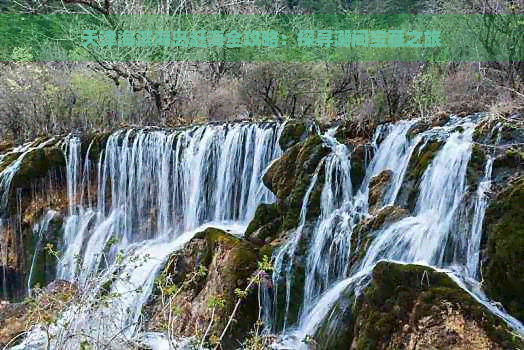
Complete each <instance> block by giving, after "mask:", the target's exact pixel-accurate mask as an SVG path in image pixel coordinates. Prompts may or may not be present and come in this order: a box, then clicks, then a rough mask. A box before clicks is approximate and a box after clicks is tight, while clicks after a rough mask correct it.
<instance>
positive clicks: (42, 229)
mask: <svg viewBox="0 0 524 350" xmlns="http://www.w3.org/2000/svg"><path fill="white" fill-rule="evenodd" d="M57 215H58V212H56V211H54V210H47V212H46V213H45V215H44V216H43V217H42V219H41V220H40V222H38V223H37V224H36V225H35V227H33V234H34V235H36V236H37V242H36V245H35V251H34V253H33V258H32V260H31V268H30V269H29V277H28V278H27V293H28V294H29V296H31V288H32V286H33V271H34V269H35V264H36V261H37V258H38V255H39V254H40V253H41V251H42V248H43V247H42V240H43V238H44V235H46V234H47V231H48V230H49V224H50V223H51V221H52V220H53V219H54V218H55V217H56V216H57Z"/></svg>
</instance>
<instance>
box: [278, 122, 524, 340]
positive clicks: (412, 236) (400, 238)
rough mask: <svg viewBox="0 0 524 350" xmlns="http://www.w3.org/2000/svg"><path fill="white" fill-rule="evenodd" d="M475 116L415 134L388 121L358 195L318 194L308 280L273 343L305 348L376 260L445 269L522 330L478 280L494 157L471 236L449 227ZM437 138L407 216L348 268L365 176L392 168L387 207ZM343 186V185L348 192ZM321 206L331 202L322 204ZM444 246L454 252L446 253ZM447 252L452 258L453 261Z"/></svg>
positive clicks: (461, 190)
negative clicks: (417, 155)
mask: <svg viewBox="0 0 524 350" xmlns="http://www.w3.org/2000/svg"><path fill="white" fill-rule="evenodd" d="M478 119H479V117H478V116H474V117H470V118H462V119H458V118H451V119H450V122H448V124H446V125H445V126H443V127H437V128H432V129H430V130H427V131H424V132H422V133H420V134H418V135H416V136H415V137H412V138H410V137H408V136H407V133H408V131H409V129H410V127H411V126H412V125H414V123H415V122H416V121H404V122H400V123H397V124H394V125H391V126H389V127H388V129H389V130H387V136H386V137H385V139H384V140H383V141H382V142H381V143H380V145H379V146H378V147H376V146H375V147H376V149H377V150H376V152H375V155H374V157H373V159H372V160H371V162H370V164H369V165H368V167H367V171H366V176H365V178H364V180H363V183H362V186H361V187H360V189H359V190H358V191H357V193H356V195H355V196H353V197H352V198H349V199H348V198H346V199H345V201H344V203H342V205H340V204H339V205H337V204H336V203H337V201H335V200H334V199H333V197H330V196H325V197H324V196H323V197H322V203H321V208H322V209H323V210H322V214H321V216H320V218H319V220H318V221H317V222H316V224H315V228H314V230H313V233H312V236H313V238H312V243H311V245H310V247H309V249H308V250H307V252H308V253H307V254H308V256H307V261H308V264H307V266H306V272H305V275H306V282H305V285H304V297H303V305H302V307H301V314H300V317H299V321H298V322H297V324H295V325H294V326H293V327H289V329H288V330H287V329H286V330H285V332H284V333H283V336H282V337H281V339H280V341H279V342H277V343H276V344H274V347H275V348H282V349H287V348H295V349H306V348H307V345H305V344H304V342H303V340H304V338H305V337H308V336H314V335H315V333H316V331H317V330H318V328H319V327H320V325H321V324H322V322H323V321H325V320H326V319H328V318H331V317H332V316H333V315H331V316H330V314H331V313H332V312H334V311H333V310H334V308H333V307H334V305H335V303H337V301H338V300H339V299H340V297H341V296H342V295H348V293H351V294H353V295H355V296H358V295H359V294H360V293H361V292H362V291H363V289H364V287H365V286H366V285H367V283H369V281H370V273H371V271H372V269H373V267H374V266H375V264H376V263H377V262H379V261H381V260H392V261H396V262H400V263H419V264H423V265H427V266H432V267H435V268H437V269H439V270H440V271H444V272H446V273H448V274H449V275H450V276H451V278H452V279H454V280H455V281H457V283H458V284H459V286H461V287H462V288H464V289H466V290H467V291H468V293H470V294H471V295H472V296H473V297H474V298H475V299H476V300H477V301H478V302H480V303H482V304H483V305H485V306H486V307H487V308H488V309H489V310H490V311H491V312H492V313H494V314H496V315H497V316H499V317H501V318H503V319H504V320H506V322H507V323H508V324H509V325H510V326H511V327H513V328H514V329H517V330H519V331H520V332H521V333H524V327H523V326H522V325H521V324H520V322H518V321H517V320H515V319H514V318H513V317H511V316H510V315H508V314H506V313H505V312H503V311H502V310H500V309H498V308H497V307H496V306H495V305H494V304H493V303H491V302H489V300H488V299H487V298H486V296H485V295H484V294H483V293H482V291H481V290H480V288H479V287H478V282H476V281H475V277H476V276H477V273H478V260H479V252H480V236H481V229H482V220H483V217H484V212H485V208H486V206H487V199H486V196H485V193H486V191H487V190H488V189H489V184H490V179H491V171H492V165H493V157H490V158H488V161H487V162H486V165H485V169H484V176H483V179H482V181H481V183H480V184H479V187H478V189H477V191H476V193H475V196H474V199H473V200H474V205H473V220H472V222H471V227H469V229H467V230H466V231H467V233H466V234H467V235H468V239H467V240H464V239H462V240H461V237H457V236H458V235H460V234H463V233H461V232H460V231H457V230H454V229H453V228H454V227H455V226H456V225H457V224H458V220H459V216H460V215H461V214H460V213H459V212H460V211H459V210H458V208H459V207H460V206H461V205H463V203H464V201H465V197H466V192H467V186H466V180H465V179H466V169H467V165H468V162H469V159H470V155H471V149H472V135H473V131H474V128H475V126H476V125H477V122H478ZM458 126H460V127H458ZM383 131H384V130H377V131H376V132H377V133H379V132H383ZM435 138H436V139H439V140H444V141H445V142H444V144H443V146H442V147H441V148H440V150H438V151H437V152H436V155H435V156H434V158H433V159H432V160H431V161H430V162H429V164H428V166H427V168H426V169H425V171H424V173H423V175H422V177H421V180H420V187H419V193H418V196H417V200H416V206H415V208H414V211H413V213H412V215H411V216H408V217H406V218H404V219H401V220H399V221H397V222H394V223H392V224H390V225H389V226H386V227H384V228H382V229H381V230H379V231H378V232H375V233H374V235H373V238H372V240H371V243H370V245H369V247H368V249H367V251H366V252H365V255H364V257H363V259H362V260H361V262H360V263H359V264H358V265H357V266H356V267H354V268H353V270H352V271H348V269H347V265H348V264H347V259H348V258H349V256H350V254H352V253H354V252H352V251H351V246H350V244H349V242H351V235H352V232H353V228H354V226H355V225H356V224H357V223H358V222H359V221H360V220H361V219H362V218H365V217H367V216H368V215H369V214H368V213H367V210H368V204H367V198H368V190H369V188H368V187H369V183H370V179H371V178H372V177H373V176H375V175H377V174H379V173H380V172H381V171H383V170H386V169H389V170H391V171H392V172H393V175H392V176H391V181H390V184H389V185H388V187H387V188H386V191H385V195H384V196H383V201H382V203H380V204H381V205H382V206H386V205H391V204H393V203H395V201H396V199H397V197H398V194H399V192H400V188H401V186H402V183H403V178H404V177H405V175H406V170H407V167H408V164H409V160H410V158H411V157H412V155H413V152H415V150H416V149H417V148H418V149H423V148H424V145H425V144H426V143H427V142H429V140H430V139H435ZM378 139H379V137H378V135H377V134H376V135H375V137H374V138H373V140H375V142H376V140H378ZM333 154H334V151H333V152H332V153H331V154H330V155H328V156H326V160H327V159H330V158H332V157H333ZM349 158H351V156H350V157H349ZM337 168H338V171H339V172H341V171H342V169H343V167H341V166H340V165H338V166H337ZM334 186H339V188H344V187H346V186H347V185H345V184H344V181H341V180H340V179H336V180H335V181H333V179H330V178H329V176H326V182H325V184H324V190H326V191H330V189H331V188H333V187H334ZM348 188H350V187H348ZM348 188H346V189H345V191H347V193H351V192H349V191H348ZM324 200H325V201H326V202H327V203H324ZM326 208H330V209H327V210H325V209H326ZM454 225H455V226H454ZM453 239H455V240H461V241H466V242H465V244H466V245H467V246H466V250H465V251H466V252H467V258H466V259H464V258H463V257H460V255H461V254H460V252H461V251H463V250H461V249H463V248H464V247H461V246H457V247H454V246H452V247H451V248H450V247H449V246H447V244H446V243H447V242H448V241H449V240H453ZM341 243H343V244H341ZM449 249H455V250H456V251H454V252H449V251H448V250H449ZM449 256H453V257H454V259H453V260H451V261H450V260H449ZM459 257H460V259H459ZM465 260H466V261H465ZM457 267H460V268H457ZM331 326H334V325H331ZM272 331H273V332H274V331H278V330H276V329H272Z"/></svg>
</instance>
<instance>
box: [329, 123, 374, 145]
mask: <svg viewBox="0 0 524 350" xmlns="http://www.w3.org/2000/svg"><path fill="white" fill-rule="evenodd" d="M376 127H377V124H376V123H375V122H374V121H359V120H355V119H346V120H344V121H342V122H341V123H340V125H339V127H338V128H337V131H336V132H335V138H336V139H337V140H338V141H339V142H340V143H343V144H346V145H348V144H350V143H351V140H354V139H365V140H367V141H369V140H370V139H371V137H373V134H374V132H375V128H376Z"/></svg>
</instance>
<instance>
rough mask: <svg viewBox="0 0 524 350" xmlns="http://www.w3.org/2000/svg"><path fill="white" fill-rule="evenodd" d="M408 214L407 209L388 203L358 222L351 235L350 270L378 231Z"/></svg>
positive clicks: (362, 255) (360, 258) (364, 252)
mask: <svg viewBox="0 0 524 350" xmlns="http://www.w3.org/2000/svg"><path fill="white" fill-rule="evenodd" d="M408 214H409V211H408V210H407V209H403V208H399V207H397V206H394V205H388V206H386V207H384V208H381V209H380V210H378V211H377V212H375V215H374V216H371V217H369V218H367V219H364V220H363V221H361V222H360V223H358V224H357V225H356V226H355V228H354V229H353V233H352V235H351V247H352V254H351V257H350V259H349V270H350V271H351V270H352V268H353V267H355V266H357V264H358V263H359V262H360V261H361V260H362V259H363V258H364V256H365V255H366V252H367V250H368V248H369V245H370V243H371V242H372V239H373V238H374V233H375V232H376V231H379V230H382V229H384V228H386V227H387V226H388V225H390V224H392V223H394V222H396V221H399V220H401V219H403V218H405V217H407V216H408Z"/></svg>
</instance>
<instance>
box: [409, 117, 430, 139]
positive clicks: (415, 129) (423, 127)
mask: <svg viewBox="0 0 524 350" xmlns="http://www.w3.org/2000/svg"><path fill="white" fill-rule="evenodd" d="M430 128H431V122H430V121H428V120H420V121H418V122H416V123H415V124H413V125H412V126H411V127H410V128H409V130H408V132H407V133H406V136H407V137H408V138H409V139H412V138H414V137H415V136H416V135H417V134H420V133H423V132H424V131H427V130H429V129H430Z"/></svg>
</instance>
